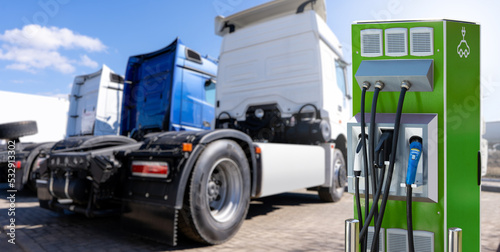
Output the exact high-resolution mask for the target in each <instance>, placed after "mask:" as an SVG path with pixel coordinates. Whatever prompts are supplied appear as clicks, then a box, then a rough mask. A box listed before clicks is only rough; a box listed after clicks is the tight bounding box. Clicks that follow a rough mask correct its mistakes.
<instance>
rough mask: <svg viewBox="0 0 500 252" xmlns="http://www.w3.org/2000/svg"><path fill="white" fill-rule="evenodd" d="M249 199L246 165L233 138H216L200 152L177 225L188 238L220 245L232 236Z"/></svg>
mask: <svg viewBox="0 0 500 252" xmlns="http://www.w3.org/2000/svg"><path fill="white" fill-rule="evenodd" d="M249 202H250V168H249V165H248V161H247V159H246V156H245V153H244V152H243V150H242V149H241V147H240V146H239V145H238V144H237V143H236V142H234V141H230V140H219V141H216V142H213V143H211V144H209V145H208V146H207V148H206V149H205V150H204V151H203V153H201V155H200V157H199V158H198V161H197V163H196V165H195V167H194V169H193V173H192V175H191V182H190V184H189V187H188V188H186V194H185V198H184V206H183V209H182V211H181V218H180V219H181V221H180V224H179V227H180V229H181V231H182V232H183V233H184V234H185V235H186V236H187V237H189V238H191V239H193V240H195V241H198V242H201V243H206V244H220V243H223V242H225V241H227V240H229V239H230V238H231V237H233V236H234V235H235V234H236V232H237V231H238V229H239V228H240V226H241V224H242V223H243V220H244V219H245V217H246V214H247V211H248V206H249Z"/></svg>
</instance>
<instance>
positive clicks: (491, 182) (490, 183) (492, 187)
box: [481, 178, 500, 192]
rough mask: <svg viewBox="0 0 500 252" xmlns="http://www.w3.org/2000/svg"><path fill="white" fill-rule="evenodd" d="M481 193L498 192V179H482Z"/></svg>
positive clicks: (499, 184) (499, 186)
mask: <svg viewBox="0 0 500 252" xmlns="http://www.w3.org/2000/svg"><path fill="white" fill-rule="evenodd" d="M481 191H483V192H500V179H493V178H483V179H482V180H481Z"/></svg>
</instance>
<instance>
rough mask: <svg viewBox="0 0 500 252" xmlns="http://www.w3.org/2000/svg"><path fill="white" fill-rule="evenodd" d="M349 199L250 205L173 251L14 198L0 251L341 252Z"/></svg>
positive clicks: (487, 207)
mask: <svg viewBox="0 0 500 252" xmlns="http://www.w3.org/2000/svg"><path fill="white" fill-rule="evenodd" d="M6 197H7V194H6V188H5V184H0V225H2V226H3V227H4V228H5V226H6V225H8V224H9V220H8V218H9V217H8V216H7V213H8V212H7V211H8V210H7V208H8V202H7V200H6ZM498 202H500V193H493V192H483V193H482V197H481V203H482V209H481V214H482V230H483V235H482V239H481V244H482V251H497V249H498V246H499V244H500V229H499V228H498V226H499V225H500V209H499V208H498V204H499V203H498ZM352 206H353V202H352V196H351V195H349V194H346V195H345V196H344V197H343V199H342V201H341V202H339V203H333V204H331V203H322V202H320V201H319V199H318V197H317V195H316V194H315V193H312V192H306V191H298V192H293V193H286V194H281V195H277V196H271V197H266V198H263V199H258V200H254V201H252V202H251V206H250V210H249V214H248V216H247V219H246V220H245V222H244V223H243V226H242V228H241V229H240V231H239V232H238V233H237V234H236V236H235V237H233V239H231V240H230V241H228V242H226V243H224V244H221V245H218V246H200V245H198V244H192V243H191V242H190V241H189V240H186V239H184V238H182V237H181V238H180V240H179V245H178V246H177V247H170V246H168V245H164V244H161V243H157V242H153V241H150V240H147V239H143V238H140V237H136V236H134V235H132V234H129V233H125V232H122V231H121V229H120V219H119V217H112V218H98V219H87V218H85V217H83V216H81V215H77V214H67V215H61V214H57V213H53V212H51V211H48V210H45V209H41V208H39V207H38V205H37V200H36V197H35V196H34V195H32V194H29V193H24V192H18V193H17V194H16V224H17V226H16V243H17V244H16V245H12V244H9V243H8V242H7V238H8V237H7V236H6V231H4V230H1V231H0V251H5V249H8V251H14V252H18V251H93V252H98V251H171V250H176V251H217V252H225V251H343V246H344V244H343V238H344V220H345V219H347V218H350V217H351V216H352V212H353V209H352Z"/></svg>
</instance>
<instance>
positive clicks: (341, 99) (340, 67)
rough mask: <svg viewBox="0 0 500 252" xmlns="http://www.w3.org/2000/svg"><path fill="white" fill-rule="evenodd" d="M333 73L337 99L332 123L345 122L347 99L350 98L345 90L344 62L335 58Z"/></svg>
mask: <svg viewBox="0 0 500 252" xmlns="http://www.w3.org/2000/svg"><path fill="white" fill-rule="evenodd" d="M335 75H336V80H337V87H338V89H339V92H335V100H336V101H337V104H336V105H337V109H336V112H337V116H336V117H334V118H336V119H335V120H333V123H339V124H344V125H345V124H346V123H347V121H348V120H349V111H350V109H349V106H350V102H349V99H350V98H351V97H350V95H349V94H348V92H347V81H346V64H345V63H343V62H340V61H339V60H335Z"/></svg>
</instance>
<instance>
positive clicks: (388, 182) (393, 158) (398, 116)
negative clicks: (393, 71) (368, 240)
mask: <svg viewBox="0 0 500 252" xmlns="http://www.w3.org/2000/svg"><path fill="white" fill-rule="evenodd" d="M408 89H410V83H409V82H408V81H403V82H402V83H401V92H400V93H399V101H398V108H397V111H396V119H395V120H394V133H393V137H392V151H391V155H390V161H389V170H388V172H387V178H386V182H385V187H384V196H383V197H382V202H381V204H380V213H379V216H378V218H376V221H375V226H374V228H375V230H374V233H373V240H372V247H371V251H372V252H374V251H378V238H379V233H380V228H381V227H382V220H383V219H384V212H385V207H386V205H387V200H388V198H389V191H390V188H391V181H392V175H393V173H394V164H395V162H396V156H397V155H396V152H397V147H398V136H399V128H400V124H401V114H402V113H403V104H404V100H405V95H406V91H408Z"/></svg>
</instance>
